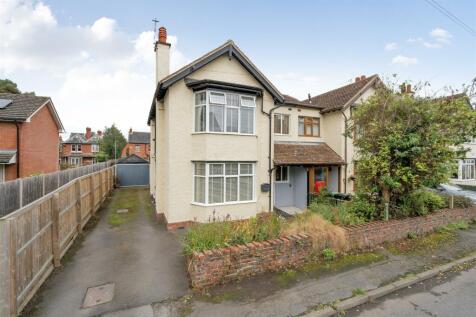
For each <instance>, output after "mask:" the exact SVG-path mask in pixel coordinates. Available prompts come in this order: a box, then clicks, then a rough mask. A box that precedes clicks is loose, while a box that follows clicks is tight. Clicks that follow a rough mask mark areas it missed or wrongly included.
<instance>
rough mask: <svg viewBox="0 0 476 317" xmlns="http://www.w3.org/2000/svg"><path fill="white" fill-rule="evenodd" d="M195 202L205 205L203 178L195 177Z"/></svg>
mask: <svg viewBox="0 0 476 317" xmlns="http://www.w3.org/2000/svg"><path fill="white" fill-rule="evenodd" d="M195 202H197V203H203V204H204V203H205V177H200V176H195Z"/></svg>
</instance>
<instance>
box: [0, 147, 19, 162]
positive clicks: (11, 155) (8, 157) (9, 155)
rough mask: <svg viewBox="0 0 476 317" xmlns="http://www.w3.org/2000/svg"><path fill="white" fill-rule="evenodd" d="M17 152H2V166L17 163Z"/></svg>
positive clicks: (0, 159) (0, 153) (0, 157)
mask: <svg viewBox="0 0 476 317" xmlns="http://www.w3.org/2000/svg"><path fill="white" fill-rule="evenodd" d="M16 154H17V151H16V150H0V164H14V163H16Z"/></svg>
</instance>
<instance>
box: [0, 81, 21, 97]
mask: <svg viewBox="0 0 476 317" xmlns="http://www.w3.org/2000/svg"><path fill="white" fill-rule="evenodd" d="M2 93H7V94H20V93H21V92H20V90H19V89H18V87H17V84H16V83H14V82H13V81H11V80H10V79H0V94H2Z"/></svg>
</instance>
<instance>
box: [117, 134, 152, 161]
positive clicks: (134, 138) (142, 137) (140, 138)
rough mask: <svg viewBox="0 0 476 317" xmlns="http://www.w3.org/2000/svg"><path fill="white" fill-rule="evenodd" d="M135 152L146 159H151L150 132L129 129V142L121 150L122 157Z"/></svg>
mask: <svg viewBox="0 0 476 317" xmlns="http://www.w3.org/2000/svg"><path fill="white" fill-rule="evenodd" d="M131 154H135V155H137V156H139V157H141V158H143V159H145V160H149V156H150V133H149V132H136V131H132V129H129V136H128V138H127V144H126V146H124V148H123V149H122V152H121V157H126V156H129V155H131Z"/></svg>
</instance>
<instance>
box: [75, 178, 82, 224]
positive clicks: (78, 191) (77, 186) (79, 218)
mask: <svg viewBox="0 0 476 317" xmlns="http://www.w3.org/2000/svg"><path fill="white" fill-rule="evenodd" d="M74 191H75V197H76V223H77V226H78V232H79V233H81V232H83V217H82V216H81V205H82V204H81V180H80V179H77V180H76V182H74Z"/></svg>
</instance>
